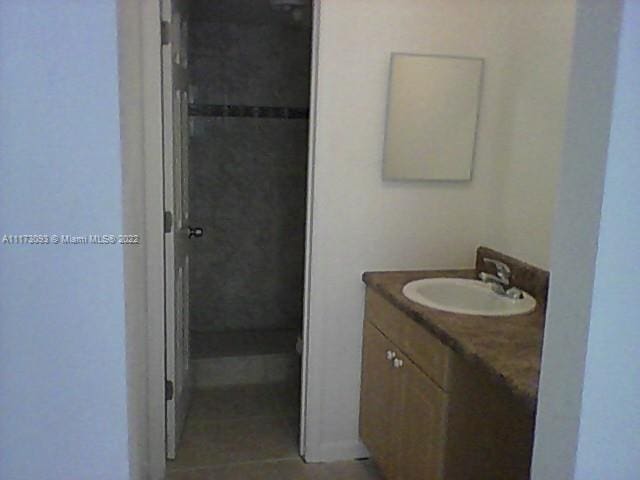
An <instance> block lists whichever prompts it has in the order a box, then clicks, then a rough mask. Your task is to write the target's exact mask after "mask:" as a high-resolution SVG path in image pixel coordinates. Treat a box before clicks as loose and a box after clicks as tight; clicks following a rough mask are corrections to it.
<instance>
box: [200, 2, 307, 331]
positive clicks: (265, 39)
mask: <svg viewBox="0 0 640 480" xmlns="http://www.w3.org/2000/svg"><path fill="white" fill-rule="evenodd" d="M191 5H192V7H191V8H192V9H191V17H190V34H189V36H190V38H189V49H190V52H189V56H190V57H189V61H190V66H189V71H190V84H191V88H192V100H191V101H192V103H194V104H195V106H196V107H197V106H206V105H242V106H263V107H264V106H266V107H290V108H303V109H304V108H308V105H309V79H310V53H311V45H310V42H311V22H310V11H309V9H305V12H304V13H305V15H304V16H303V18H302V21H298V22H296V21H294V20H293V18H292V16H291V14H286V13H280V12H274V11H273V10H272V9H271V8H270V4H269V0H197V1H194V2H192V4H191ZM194 110H195V109H194ZM205 111H206V109H205ZM191 121H192V123H193V125H192V136H191V151H190V203H191V212H190V213H191V224H192V225H199V226H202V227H204V230H205V235H204V237H202V238H200V239H195V240H193V241H192V242H191V247H192V250H191V279H190V281H191V305H190V308H191V325H192V329H194V330H200V331H228V330H249V329H273V328H299V326H300V324H301V314H302V292H303V290H302V288H303V266H304V228H305V209H306V206H305V202H306V199H305V193H306V174H307V131H308V121H307V119H306V118H302V119H300V118H298V119H290V118H289V119H286V118H283V119H280V118H251V117H248V118H247V117H219V116H193V117H192V119H191Z"/></svg>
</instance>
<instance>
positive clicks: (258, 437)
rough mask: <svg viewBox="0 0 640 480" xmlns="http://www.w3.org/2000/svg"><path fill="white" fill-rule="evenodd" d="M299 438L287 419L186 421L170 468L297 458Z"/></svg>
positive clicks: (259, 418) (260, 418)
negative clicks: (202, 422)
mask: <svg viewBox="0 0 640 480" xmlns="http://www.w3.org/2000/svg"><path fill="white" fill-rule="evenodd" d="M297 455H298V447H297V438H296V437H295V435H293V434H292V432H291V429H290V427H289V425H288V424H287V421H286V419H285V418H280V417H273V418H272V417H258V418H240V419H233V420H221V421H218V422H210V423H206V424H196V423H193V422H191V423H190V422H189V421H187V426H186V428H185V433H184V435H183V438H182V441H181V444H180V446H179V448H178V455H177V458H176V460H175V461H174V462H172V463H171V465H170V468H172V469H176V468H181V467H196V466H213V465H221V464H231V463H240V462H247V461H257V460H272V459H283V458H295V457H296V456H297Z"/></svg>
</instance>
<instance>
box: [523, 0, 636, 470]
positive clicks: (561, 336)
mask: <svg viewBox="0 0 640 480" xmlns="http://www.w3.org/2000/svg"><path fill="white" fill-rule="evenodd" d="M621 8H623V17H622V20H621V19H620V13H621ZM578 13H579V14H578V23H577V34H576V49H575V56H574V67H573V69H574V72H573V74H572V82H571V101H570V109H569V111H570V114H569V124H568V135H567V145H566V153H565V158H564V161H563V174H562V177H561V179H562V181H561V184H560V187H561V191H560V199H559V204H558V222H557V234H556V239H555V240H554V261H553V267H554V272H555V276H554V278H553V284H552V291H551V303H550V308H549V314H548V319H547V329H546V331H545V345H544V353H543V365H542V377H541V388H540V398H539V408H538V412H539V413H538V420H537V435H536V445H535V449H534V465H533V467H534V468H533V475H534V476H533V478H535V479H541V480H542V479H548V478H557V479H579V480H591V479H600V478H607V479H612V480H632V479H636V478H638V475H639V473H640V457H639V456H638V445H639V444H640V367H639V366H640V347H639V345H638V338H640V323H639V322H638V311H640V297H639V296H638V295H637V279H638V276H639V275H640V209H639V208H638V206H639V205H640V193H639V190H638V184H639V183H640V163H639V162H638V149H639V148H640V140H639V139H640V114H639V113H638V112H640V93H639V92H638V84H639V83H640V4H638V2H637V1H635V0H628V1H626V2H624V1H619V2H609V3H607V5H604V4H603V3H602V2H598V1H597V0H580V1H579V2H578ZM620 22H621V25H622V26H621V33H620V36H619V45H617V42H618V33H619V25H620ZM616 48H617V51H616ZM616 60H617V65H616ZM594 65H597V66H598V68H597V69H595V68H593V66H594ZM612 92H613V97H612ZM612 98H613V102H612ZM605 164H606V172H605ZM603 178H604V194H603ZM600 206H601V207H602V208H601V209H600ZM600 213H601V215H600ZM598 230H599V231H598Z"/></svg>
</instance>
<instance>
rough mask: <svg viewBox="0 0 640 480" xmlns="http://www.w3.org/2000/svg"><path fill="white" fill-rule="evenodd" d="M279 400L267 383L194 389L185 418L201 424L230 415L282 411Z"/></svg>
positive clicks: (251, 414) (234, 416) (265, 414)
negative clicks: (187, 415) (187, 414)
mask: <svg viewBox="0 0 640 480" xmlns="http://www.w3.org/2000/svg"><path fill="white" fill-rule="evenodd" d="M282 408H283V407H282V400H280V399H279V398H277V397H276V394H275V393H274V392H273V390H272V389H271V387H270V386H269V385H240V386H233V387H216V388H209V389H198V390H195V391H194V392H193V399H192V402H191V406H190V408H189V418H188V422H190V423H196V424H204V423H208V422H215V421H218V420H227V419H233V418H253V417H262V416H278V415H282Z"/></svg>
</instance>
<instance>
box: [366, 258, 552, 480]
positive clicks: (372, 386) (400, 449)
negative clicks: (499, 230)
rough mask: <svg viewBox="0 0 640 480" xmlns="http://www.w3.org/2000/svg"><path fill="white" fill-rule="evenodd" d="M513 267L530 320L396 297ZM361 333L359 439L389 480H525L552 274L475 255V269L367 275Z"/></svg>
mask: <svg viewBox="0 0 640 480" xmlns="http://www.w3.org/2000/svg"><path fill="white" fill-rule="evenodd" d="M487 256H491V257H494V258H495V257H499V258H500V259H501V260H502V261H505V262H506V263H508V264H509V265H510V267H511V268H512V271H513V283H514V284H515V285H517V286H518V287H520V288H522V289H523V290H525V291H528V292H529V293H531V294H532V295H533V296H534V297H535V298H536V300H537V306H536V308H535V310H533V311H532V312H530V313H526V314H520V315H512V316H502V317H491V316H478V315H467V314H458V313H451V312H447V311H442V310H436V309H434V308H429V307H426V306H423V305H420V304H418V303H415V302H412V301H411V300H409V299H408V298H407V297H405V296H404V295H403V293H402V289H403V286H404V285H406V284H407V283H408V282H410V281H413V280H416V279H421V278H438V277H451V278H466V279H474V278H477V276H478V273H479V271H478V270H479V269H480V267H481V266H482V261H481V259H482V258H485V257H487ZM363 279H364V281H365V283H366V284H367V291H366V307H365V319H364V329H363V332H364V333H363V335H364V337H363V360H362V387H361V404H360V434H361V437H362V440H363V441H364V443H365V444H366V446H367V447H368V448H369V450H370V452H371V454H372V456H373V458H374V460H375V461H376V462H377V464H378V465H379V467H380V469H381V470H382V472H383V473H384V475H385V478H386V479H387V480H396V479H402V480H475V479H477V480H486V479H491V480H498V479H504V480H507V479H508V480H518V479H528V478H529V465H530V460H531V449H532V442H533V428H534V417H535V404H536V397H537V385H538V377H539V370H540V355H541V345H542V332H543V322H544V309H545V304H546V289H547V284H548V273H547V272H544V271H541V270H538V269H535V267H531V266H529V265H526V264H524V263H522V262H518V261H517V260H515V259H511V258H509V257H505V256H503V255H500V254H499V253H498V252H494V251H491V250H489V249H485V248H482V247H481V248H480V249H479V250H478V266H477V268H476V270H453V271H452V270H447V271H418V272H372V273H365V274H364V276H363Z"/></svg>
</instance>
